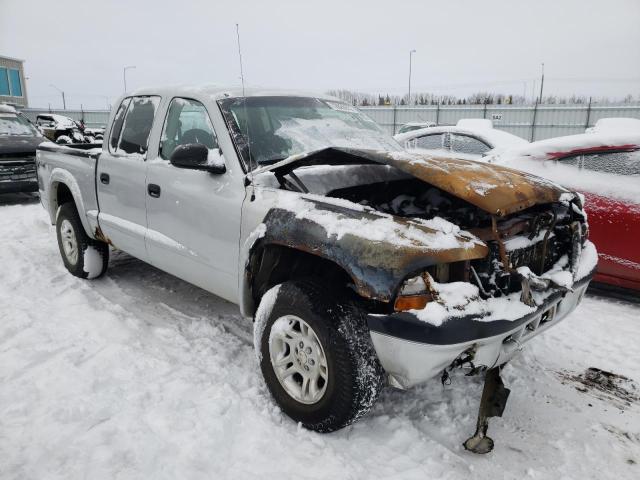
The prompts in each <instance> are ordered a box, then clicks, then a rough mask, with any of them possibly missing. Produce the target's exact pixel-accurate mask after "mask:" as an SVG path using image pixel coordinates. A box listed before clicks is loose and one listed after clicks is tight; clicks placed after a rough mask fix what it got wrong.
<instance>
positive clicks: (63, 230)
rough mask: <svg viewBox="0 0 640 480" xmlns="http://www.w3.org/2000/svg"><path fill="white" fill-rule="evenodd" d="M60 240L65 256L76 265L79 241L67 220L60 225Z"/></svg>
mask: <svg viewBox="0 0 640 480" xmlns="http://www.w3.org/2000/svg"><path fill="white" fill-rule="evenodd" d="M60 239H61V240H62V250H63V251H64V256H65V257H67V260H68V261H69V263H71V264H72V265H75V264H76V263H77V262H78V241H77V240H76V232H75V231H74V230H73V225H71V222H70V221H69V220H67V219H65V220H62V224H60Z"/></svg>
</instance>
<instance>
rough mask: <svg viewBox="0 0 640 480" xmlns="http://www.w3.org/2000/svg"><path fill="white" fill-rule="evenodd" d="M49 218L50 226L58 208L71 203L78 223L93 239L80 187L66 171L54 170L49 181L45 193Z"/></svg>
mask: <svg viewBox="0 0 640 480" xmlns="http://www.w3.org/2000/svg"><path fill="white" fill-rule="evenodd" d="M47 198H48V204H49V217H50V218H51V224H52V225H53V224H55V223H56V219H57V215H58V210H59V208H60V207H61V206H62V205H63V204H64V203H67V202H73V204H74V205H75V207H76V210H77V211H78V216H79V217H80V222H81V223H82V226H83V228H84V230H85V232H86V234H87V235H88V236H89V237H90V238H95V236H94V235H93V232H92V231H91V226H90V224H89V220H88V219H87V215H86V213H85V206H84V202H83V200H82V194H81V193H80V186H79V185H78V182H77V181H76V179H75V178H74V177H73V176H72V175H71V174H70V173H69V172H68V171H66V170H63V169H60V168H54V169H53V171H52V172H51V177H50V179H49V190H48V192H47Z"/></svg>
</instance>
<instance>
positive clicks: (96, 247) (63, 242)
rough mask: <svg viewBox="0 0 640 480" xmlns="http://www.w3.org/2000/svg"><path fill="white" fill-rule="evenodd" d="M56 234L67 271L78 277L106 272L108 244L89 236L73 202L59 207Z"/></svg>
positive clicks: (93, 275) (89, 276)
mask: <svg viewBox="0 0 640 480" xmlns="http://www.w3.org/2000/svg"><path fill="white" fill-rule="evenodd" d="M56 234H57V237H58V247H59V249H60V255H61V256H62V261H63V262H64V266H65V267H66V268H67V270H69V273H71V274H72V275H75V276H76V277H80V278H97V277H100V276H101V275H103V274H104V272H106V270H107V264H108V263H109V245H107V244H106V243H104V242H99V241H97V240H93V239H91V238H89V236H88V235H87V234H86V232H85V231H84V227H83V226H82V222H81V221H80V217H79V216H78V211H77V210H76V207H75V205H74V204H72V203H65V204H64V205H62V206H61V207H60V210H59V211H58V218H57V220H56Z"/></svg>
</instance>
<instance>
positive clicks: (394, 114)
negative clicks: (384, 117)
mask: <svg viewBox="0 0 640 480" xmlns="http://www.w3.org/2000/svg"><path fill="white" fill-rule="evenodd" d="M393 134H394V135H395V134H396V106H395V105H394V106H393Z"/></svg>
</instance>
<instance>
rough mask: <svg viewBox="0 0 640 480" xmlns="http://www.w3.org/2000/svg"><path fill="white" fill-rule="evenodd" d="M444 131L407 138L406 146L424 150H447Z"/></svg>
mask: <svg viewBox="0 0 640 480" xmlns="http://www.w3.org/2000/svg"><path fill="white" fill-rule="evenodd" d="M446 137H447V134H446V133H435V134H432V135H423V136H422V137H418V138H414V139H411V140H409V141H408V142H407V143H408V145H407V147H409V148H421V149H424V150H443V149H444V150H448V148H449V146H448V142H447V138H446Z"/></svg>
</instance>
